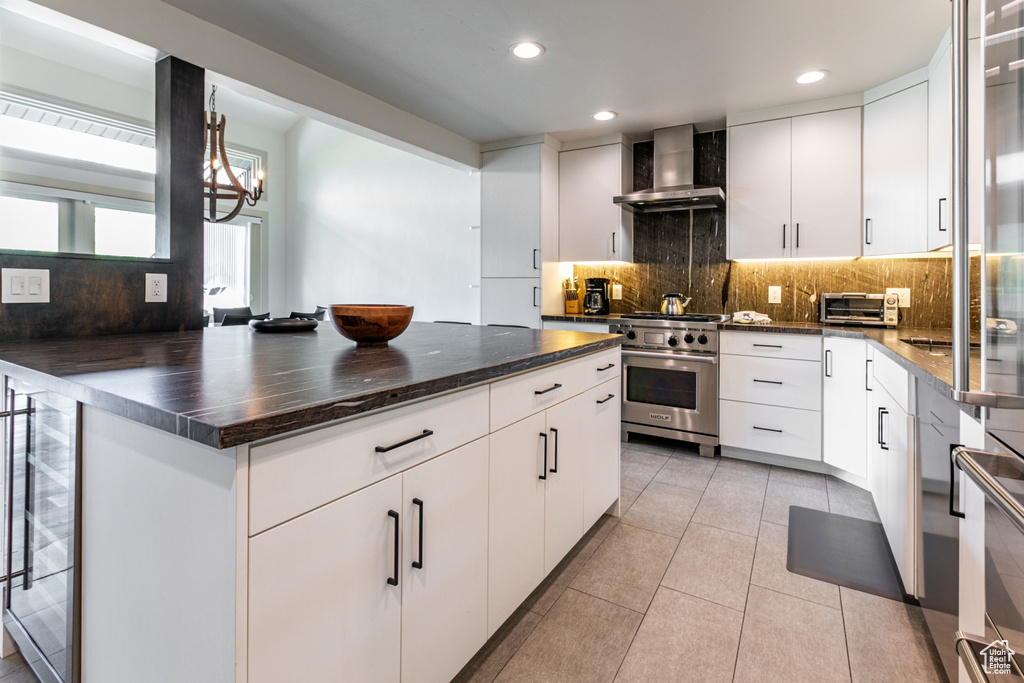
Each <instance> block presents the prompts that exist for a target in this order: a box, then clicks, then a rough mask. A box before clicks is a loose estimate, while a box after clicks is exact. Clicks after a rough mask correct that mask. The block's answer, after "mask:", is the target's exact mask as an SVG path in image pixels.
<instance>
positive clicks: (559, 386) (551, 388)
mask: <svg viewBox="0 0 1024 683" xmlns="http://www.w3.org/2000/svg"><path fill="white" fill-rule="evenodd" d="M561 388H562V385H561V384H558V383H555V384H553V385H551V386H550V387H548V388H547V389H538V390H537V391H535V392H533V393H534V394H536V395H537V396H540V395H541V394H546V393H548V392H549V391H554V390H555V389H561Z"/></svg>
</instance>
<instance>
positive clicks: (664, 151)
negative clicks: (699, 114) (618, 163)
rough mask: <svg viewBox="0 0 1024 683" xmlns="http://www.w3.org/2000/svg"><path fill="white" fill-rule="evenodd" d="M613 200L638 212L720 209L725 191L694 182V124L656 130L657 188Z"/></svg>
mask: <svg viewBox="0 0 1024 683" xmlns="http://www.w3.org/2000/svg"><path fill="white" fill-rule="evenodd" d="M612 201H614V202H615V203H616V204H621V205H623V206H624V207H625V208H626V209H628V210H630V211H634V212H636V213H653V212H655V211H681V210H685V209H720V208H722V207H724V206H725V192H723V191H722V188H720V187H706V186H703V185H694V184H693V125H685V126H673V127H672V128H659V129H658V130H656V131H654V187H652V188H651V189H649V190H640V191H639V192H634V193H632V194H627V195H622V196H619V197H615V198H614V199H613V200H612Z"/></svg>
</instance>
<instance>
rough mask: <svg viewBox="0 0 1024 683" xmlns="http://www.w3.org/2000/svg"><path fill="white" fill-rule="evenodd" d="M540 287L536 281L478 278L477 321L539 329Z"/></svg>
mask: <svg viewBox="0 0 1024 683" xmlns="http://www.w3.org/2000/svg"><path fill="white" fill-rule="evenodd" d="M540 287H541V285H540V278H525V277H485V278H480V308H481V310H480V320H481V321H482V322H483V324H484V325H517V326H520V327H532V328H534V329H540V324H541V322H540V308H541V290H540Z"/></svg>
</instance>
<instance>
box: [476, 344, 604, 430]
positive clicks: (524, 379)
mask: <svg viewBox="0 0 1024 683" xmlns="http://www.w3.org/2000/svg"><path fill="white" fill-rule="evenodd" d="M609 362H615V361H609ZM607 364H608V363H604V365H607ZM597 367H601V366H600V365H598V366H597ZM616 367H618V363H616ZM607 372H611V370H608V371H607ZM596 374H597V371H596V369H592V368H591V360H590V357H589V356H587V357H584V358H577V359H574V360H570V361H566V362H564V363H558V364H557V365H552V366H551V367H548V368H543V369H540V370H534V371H532V372H527V373H525V374H522V375H517V376H516V377H510V378H508V379H503V380H501V381H500V382H495V383H494V384H492V385H491V431H492V432H496V431H498V430H499V429H502V428H504V427H507V426H508V425H510V424H512V423H513V422H519V421H520V420H522V419H523V418H526V417H529V416H530V415H533V414H534V413H537V412H540V411H541V410H545V409H546V408H550V407H551V406H553V405H555V404H556V403H561V402H562V401H564V400H565V399H567V398H572V397H573V396H575V395H576V394H579V393H581V392H583V391H585V390H587V389H589V388H590V387H592V386H594V384H596V381H594V379H592V376H593V375H596Z"/></svg>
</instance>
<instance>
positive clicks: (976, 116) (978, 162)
mask: <svg viewBox="0 0 1024 683" xmlns="http://www.w3.org/2000/svg"><path fill="white" fill-rule="evenodd" d="M950 50H951V46H950V43H949V41H948V40H945V41H944V42H943V44H942V46H941V47H940V49H939V50H938V51H937V52H936V55H935V57H933V58H932V62H931V64H930V65H929V66H928V250H929V251H931V250H934V249H941V248H942V247H946V246H949V245H950V244H952V241H953V230H952V222H951V221H952V214H951V212H950V210H951V206H952V205H951V203H950V197H951V194H950V192H951V191H952V188H951V183H952V172H951V168H952V154H953V149H952V139H953V123H952V106H953V105H952V83H951V80H952V73H951V71H950ZM967 59H968V72H969V75H968V82H967V86H968V117H967V120H968V125H969V126H970V130H969V135H968V145H969V147H968V151H967V156H968V163H969V164H970V168H971V169H976V172H974V173H972V174H971V175H970V176H969V177H968V212H969V217H968V231H967V233H968V237H967V239H968V241H969V242H971V243H972V244H979V243H980V242H981V235H982V229H983V227H984V224H983V222H984V211H983V205H982V202H983V197H984V186H985V179H984V177H982V174H981V172H980V171H981V169H983V168H984V161H985V160H984V153H985V152H984V146H983V141H984V120H983V116H984V111H983V99H984V96H985V94H984V82H985V74H984V72H983V70H982V65H981V39H980V38H973V39H971V40H969V41H968V42H967Z"/></svg>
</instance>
